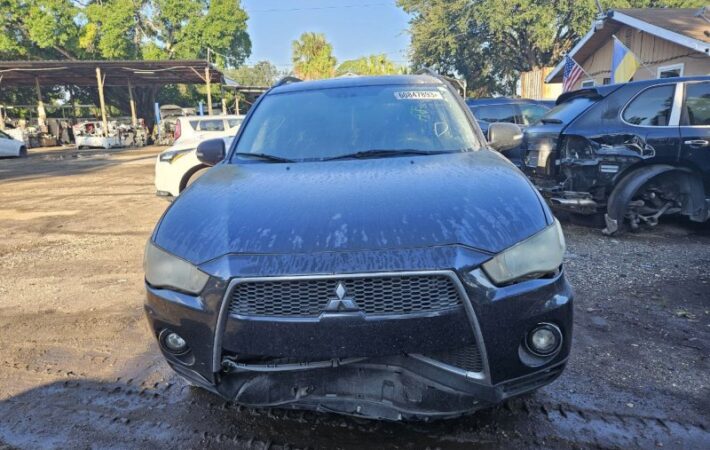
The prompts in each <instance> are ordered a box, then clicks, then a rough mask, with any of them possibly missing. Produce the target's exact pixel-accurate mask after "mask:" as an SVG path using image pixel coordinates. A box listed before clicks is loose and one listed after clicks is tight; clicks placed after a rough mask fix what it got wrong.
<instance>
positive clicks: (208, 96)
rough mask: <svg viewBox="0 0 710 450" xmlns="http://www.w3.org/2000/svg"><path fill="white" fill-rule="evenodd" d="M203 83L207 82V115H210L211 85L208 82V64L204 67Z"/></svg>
mask: <svg viewBox="0 0 710 450" xmlns="http://www.w3.org/2000/svg"><path fill="white" fill-rule="evenodd" d="M205 83H207V115H208V116H211V115H212V85H211V84H210V66H209V64H208V65H207V67H205Z"/></svg>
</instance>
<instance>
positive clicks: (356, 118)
mask: <svg viewBox="0 0 710 450" xmlns="http://www.w3.org/2000/svg"><path fill="white" fill-rule="evenodd" d="M479 147H480V144H479V142H478V140H477V138H476V135H475V133H474V131H473V127H472V126H471V124H470V122H469V121H468V120H467V118H466V115H465V113H464V111H463V108H461V107H460V106H459V104H458V102H457V101H456V99H455V98H454V97H453V94H451V92H449V91H448V90H447V89H446V88H444V87H442V86H426V85H416V86H358V87H347V88H334V89H318V90H310V91H296V92H286V93H282V94H270V95H267V96H266V97H265V98H264V99H263V100H262V101H261V102H260V103H259V105H258V106H257V108H256V110H255V111H254V113H253V116H252V117H251V119H249V122H248V123H247V124H246V125H245V127H244V129H243V131H242V135H241V137H240V139H239V142H238V143H237V147H236V153H253V154H262V155H270V156H276V157H279V158H287V159H289V160H293V161H314V160H322V159H331V158H338V157H343V156H345V155H350V154H356V153H359V152H360V153H361V152H372V151H399V150H401V151H403V154H404V152H405V151H409V154H411V152H412V151H421V152H441V151H451V152H460V151H467V150H471V149H478V148H479ZM390 156H391V155H390ZM395 156H396V154H395Z"/></svg>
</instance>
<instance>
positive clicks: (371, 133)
mask: <svg viewBox="0 0 710 450" xmlns="http://www.w3.org/2000/svg"><path fill="white" fill-rule="evenodd" d="M488 138H489V139H488V140H489V143H490V144H487V143H486V139H485V137H484V136H483V135H482V133H481V131H480V128H479V127H478V126H477V124H476V122H475V119H474V118H473V116H472V115H471V113H470V111H469V110H468V108H467V107H466V105H465V103H464V102H463V99H462V98H461V97H460V96H459V95H457V94H456V93H455V91H454V90H453V88H452V87H451V86H450V85H449V84H448V83H447V82H446V81H445V80H443V79H441V78H439V77H437V76H434V75H433V74H422V75H407V76H387V77H344V78H336V79H330V80H322V81H305V82H301V81H299V80H293V79H290V80H288V79H287V80H284V81H282V82H280V83H277V85H276V86H275V87H273V88H272V89H270V90H269V91H268V92H266V93H265V94H264V95H263V96H262V97H260V99H259V100H258V101H257V102H256V103H255V105H254V106H253V107H252V109H251V110H250V112H249V114H248V115H247V117H246V118H245V120H244V123H243V125H242V127H241V128H240V130H239V132H238V133H237V135H236V137H235V138H234V140H233V141H232V143H231V144H230V146H229V148H228V149H227V148H225V144H224V141H223V140H221V139H218V140H210V141H205V142H203V143H201V144H200V146H199V148H198V157H199V158H200V159H201V161H202V162H204V163H205V164H208V165H210V166H213V167H212V168H211V169H209V170H208V171H207V172H206V173H205V174H204V175H203V176H202V177H201V178H200V179H199V180H198V181H197V182H195V183H194V184H192V185H191V186H190V187H189V188H187V189H186V190H185V191H184V192H183V193H182V194H181V195H180V197H179V198H178V199H177V200H176V201H175V202H174V203H172V204H171V205H170V207H169V208H168V210H167V211H166V212H165V214H164V215H163V217H162V218H161V220H160V222H159V223H158V224H157V226H156V228H155V231H154V232H153V234H152V236H151V238H150V240H149V242H148V244H147V248H146V253H145V281H146V290H147V299H146V303H145V310H146V314H147V318H148V321H149V323H150V326H151V329H152V330H153V332H154V335H155V338H156V339H157V341H158V343H159V348H160V350H161V352H162V354H163V355H164V357H165V359H166V360H167V362H168V363H169V364H170V366H171V367H172V368H173V369H174V370H175V371H176V372H177V373H179V374H180V375H182V376H183V377H184V378H186V379H187V380H189V381H190V382H191V383H192V384H194V385H197V386H200V387H202V388H204V389H207V390H209V391H212V392H214V393H216V394H218V395H220V396H222V397H223V398H226V399H228V400H231V401H235V402H237V403H239V404H242V405H247V406H250V407H279V408H296V409H309V410H316V411H325V412H335V413H341V414H348V415H354V416H359V417H366V418H375V419H385V420H429V419H434V418H446V417H456V416H460V415H462V414H465V413H469V412H471V411H475V410H477V409H480V408H485V407H488V406H491V405H495V404H497V403H499V402H501V401H503V400H505V399H507V398H510V397H513V396H517V395H520V394H523V393H526V392H530V391H533V390H535V389H538V388H540V387H542V386H544V385H546V384H548V383H551V382H552V381H553V380H555V379H556V378H557V377H558V376H559V375H560V374H561V373H562V371H563V369H564V367H565V364H566V362H567V358H568V355H569V352H570V345H571V341H572V298H573V293H572V289H571V287H570V285H569V284H568V282H567V280H566V277H565V271H564V269H563V265H562V259H563V254H564V251H565V241H564V237H563V234H562V230H561V228H560V225H559V223H558V222H557V220H556V219H555V218H554V216H553V215H552V214H551V212H550V209H549V208H548V206H547V205H546V204H545V202H544V200H543V198H542V197H541V196H540V194H539V193H538V192H537V191H536V190H535V189H534V187H533V186H532V185H531V183H530V182H529V181H528V180H527V179H526V177H525V176H524V175H523V174H522V173H521V172H520V171H519V170H518V169H517V168H516V167H515V166H514V165H513V164H512V163H510V162H509V161H508V160H506V158H505V157H503V156H502V155H501V154H500V153H498V152H496V151H495V150H493V149H492V148H489V147H488V145H490V146H491V147H493V148H496V149H498V150H503V149H506V148H514V147H516V146H518V145H519V144H520V142H521V139H522V134H521V131H520V129H519V128H518V127H517V126H516V125H514V124H507V123H498V124H491V127H490V130H489V136H488Z"/></svg>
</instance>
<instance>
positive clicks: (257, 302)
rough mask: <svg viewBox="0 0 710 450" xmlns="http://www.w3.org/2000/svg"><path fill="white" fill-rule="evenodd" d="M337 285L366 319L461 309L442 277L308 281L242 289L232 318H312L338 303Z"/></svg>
mask: <svg viewBox="0 0 710 450" xmlns="http://www.w3.org/2000/svg"><path fill="white" fill-rule="evenodd" d="M338 283H342V284H343V286H344V287H345V291H346V292H345V295H344V298H346V299H351V300H352V301H353V302H354V304H355V306H356V307H357V309H358V310H359V311H362V312H364V313H365V314H408V313H417V312H429V311H439V310H442V309H446V308H451V307H454V306H457V305H460V304H461V298H460V297H459V292H458V290H457V289H456V285H455V284H454V282H453V280H452V279H451V278H449V277H448V276H446V275H440V274H431V275H428V274H425V275H421V274H412V275H395V276H390V275H387V276H372V277H362V278H346V277H343V278H327V279H303V280H299V279H296V280H278V279H277V280H259V281H249V282H244V283H238V284H237V285H236V286H235V288H234V291H233V292H232V301H231V303H230V305H229V312H230V313H231V314H237V315H250V316H277V317H294V316H299V317H313V316H318V315H320V314H321V313H322V312H324V311H325V310H326V307H327V306H328V304H329V302H330V301H331V300H333V299H337V298H338V297H337V294H336V288H337V287H338Z"/></svg>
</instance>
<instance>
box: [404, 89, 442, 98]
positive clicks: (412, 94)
mask: <svg viewBox="0 0 710 450" xmlns="http://www.w3.org/2000/svg"><path fill="white" fill-rule="evenodd" d="M394 97H395V98H396V99H397V100H443V99H444V97H443V96H442V95H441V92H439V91H399V92H395V93H394Z"/></svg>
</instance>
